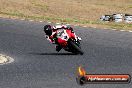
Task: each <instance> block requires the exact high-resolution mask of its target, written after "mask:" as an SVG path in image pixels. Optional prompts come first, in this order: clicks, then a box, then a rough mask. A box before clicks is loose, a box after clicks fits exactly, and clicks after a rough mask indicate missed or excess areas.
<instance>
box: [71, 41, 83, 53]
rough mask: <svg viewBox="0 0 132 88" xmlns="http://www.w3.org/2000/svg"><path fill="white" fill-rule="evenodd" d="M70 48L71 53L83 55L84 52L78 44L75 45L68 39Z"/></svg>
mask: <svg viewBox="0 0 132 88" xmlns="http://www.w3.org/2000/svg"><path fill="white" fill-rule="evenodd" d="M69 43H70V45H71V49H72V53H75V54H80V55H83V54H84V52H83V51H82V50H81V48H80V47H79V46H77V45H76V44H75V43H74V42H73V41H69Z"/></svg>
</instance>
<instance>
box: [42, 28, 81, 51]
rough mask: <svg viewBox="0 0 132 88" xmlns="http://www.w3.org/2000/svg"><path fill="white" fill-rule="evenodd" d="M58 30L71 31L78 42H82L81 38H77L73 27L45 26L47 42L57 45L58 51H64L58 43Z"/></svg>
mask: <svg viewBox="0 0 132 88" xmlns="http://www.w3.org/2000/svg"><path fill="white" fill-rule="evenodd" d="M58 29H65V30H71V32H72V33H73V34H72V36H75V38H76V40H81V38H80V37H77V36H76V35H75V33H74V31H73V28H72V27H69V26H66V25H55V26H51V25H45V26H44V32H45V34H46V38H47V40H49V41H50V42H51V43H52V44H56V51H58V52H59V51H60V50H61V49H62V47H61V46H60V45H59V43H58V41H57V37H56V35H57V34H56V31H57V30H58Z"/></svg>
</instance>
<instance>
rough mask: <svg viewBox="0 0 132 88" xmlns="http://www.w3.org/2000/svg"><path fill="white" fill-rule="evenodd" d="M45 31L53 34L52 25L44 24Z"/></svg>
mask: <svg viewBox="0 0 132 88" xmlns="http://www.w3.org/2000/svg"><path fill="white" fill-rule="evenodd" d="M44 32H45V34H46V35H48V36H51V35H52V28H51V25H45V26H44Z"/></svg>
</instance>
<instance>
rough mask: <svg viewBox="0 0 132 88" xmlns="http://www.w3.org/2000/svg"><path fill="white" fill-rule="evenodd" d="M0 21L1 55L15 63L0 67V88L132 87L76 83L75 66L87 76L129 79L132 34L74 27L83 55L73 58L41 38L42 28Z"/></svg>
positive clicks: (73, 56) (4, 20)
mask: <svg viewBox="0 0 132 88" xmlns="http://www.w3.org/2000/svg"><path fill="white" fill-rule="evenodd" d="M45 24H46V23H39V22H29V21H20V20H11V19H3V18H0V53H2V54H6V55H8V56H10V57H12V58H14V62H13V63H10V64H6V65H0V88H132V84H131V83H130V84H88V85H84V86H80V85H78V84H77V83H76V80H75V78H76V70H77V68H78V66H80V65H81V66H83V67H85V69H86V71H87V72H88V73H90V74H92V73H93V74H95V73H97V74H102V73H103V74H110V73H112V74H121V73H123V74H124V73H125V74H130V75H132V33H129V32H120V31H112V30H98V29H93V28H82V27H74V28H75V32H76V34H77V35H78V36H80V37H81V38H82V49H83V51H84V52H85V53H84V55H82V56H81V55H73V54H71V53H68V52H65V51H64V50H62V51H61V52H59V53H57V52H56V51H55V48H54V45H52V44H50V43H49V41H47V40H46V39H45V37H44V33H43V25H45Z"/></svg>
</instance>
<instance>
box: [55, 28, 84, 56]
mask: <svg viewBox="0 0 132 88" xmlns="http://www.w3.org/2000/svg"><path fill="white" fill-rule="evenodd" d="M56 34H57V41H58V43H59V45H60V46H61V47H62V48H63V49H64V50H65V51H68V52H72V53H74V54H81V55H83V51H82V50H81V46H80V41H81V40H79V39H78V38H77V37H76V35H75V34H74V33H72V32H71V30H65V29H59V30H57V31H56Z"/></svg>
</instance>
